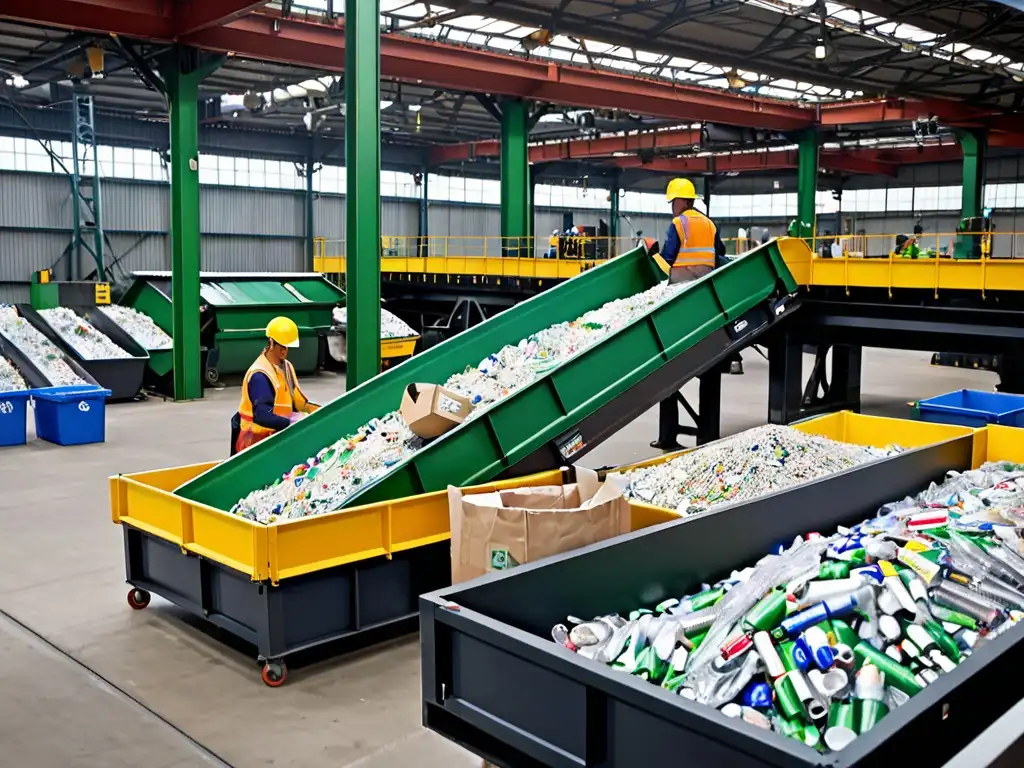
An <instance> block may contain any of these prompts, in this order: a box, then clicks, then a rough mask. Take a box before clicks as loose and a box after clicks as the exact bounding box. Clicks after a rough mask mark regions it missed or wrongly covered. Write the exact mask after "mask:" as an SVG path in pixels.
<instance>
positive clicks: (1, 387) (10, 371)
mask: <svg viewBox="0 0 1024 768" xmlns="http://www.w3.org/2000/svg"><path fill="white" fill-rule="evenodd" d="M23 389H28V385H26V384H25V379H23V378H22V377H21V374H20V373H18V369H17V368H15V367H14V365H13V364H12V363H11V362H10V361H9V360H8V359H7V358H6V357H4V356H3V355H0V392H18V391H20V390H23Z"/></svg>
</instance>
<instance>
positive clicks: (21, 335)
mask: <svg viewBox="0 0 1024 768" xmlns="http://www.w3.org/2000/svg"><path fill="white" fill-rule="evenodd" d="M0 334H3V335H4V337H5V338H6V339H7V340H8V341H9V342H10V343H11V344H13V345H14V346H15V347H17V348H18V349H19V350H20V351H21V353H22V354H23V355H25V356H26V357H27V358H28V359H29V360H30V361H31V362H32V364H33V365H34V366H35V367H36V368H37V369H39V372H40V373H41V374H42V375H43V376H45V377H46V379H47V380H48V381H49V382H50V384H51V385H52V386H54V387H70V386H75V385H77V384H85V383H86V381H85V379H83V378H82V377H81V376H79V375H78V374H77V373H75V372H74V371H73V370H72V369H71V366H69V365H68V364H67V363H66V362H65V361H64V353H63V352H61V351H60V348H58V347H57V346H56V345H55V344H54V343H53V342H52V341H50V340H49V339H48V338H46V337H45V336H43V334H42V333H40V332H39V331H37V330H36V329H35V328H34V327H33V326H32V324H31V323H29V322H28V320H26V319H25V318H23V317H21V316H20V315H18V312H17V310H15V308H14V307H12V306H10V305H0Z"/></svg>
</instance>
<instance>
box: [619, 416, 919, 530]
mask: <svg viewBox="0 0 1024 768" xmlns="http://www.w3.org/2000/svg"><path fill="white" fill-rule="evenodd" d="M899 452H900V449H899V448H898V447H897V446H886V447H884V448H873V447H870V446H861V445H851V444H849V443H840V442H836V441H835V440H830V439H828V438H826V437H821V436H819V435H812V434H808V433H806V432H801V431H800V430H797V429H793V428H792V427H780V426H774V425H768V426H764V427H756V428H755V429H750V430H747V431H746V432H740V433H739V434H737V435H733V436H732V437H729V438H726V439H724V440H720V441H718V442H715V443H711V444H710V445H706V446H703V447H702V448H700V450H696V451H691V452H689V453H684V454H682V455H681V456H678V457H676V458H675V459H672V460H671V461H668V462H665V463H663V464H655V465H653V466H649V467H642V468H640V469H634V470H630V471H629V472H625V473H624V475H625V477H626V478H627V479H628V480H629V486H628V488H627V490H626V496H627V497H628V498H631V499H635V500H637V501H642V502H644V503H646V504H652V505H654V506H657V507H662V508H664V509H674V510H676V512H678V513H679V514H681V515H688V514H693V513H695V512H703V511H704V510H706V509H708V508H709V507H712V506H714V505H715V504H721V503H723V502H727V501H744V500H746V499H752V498H754V497H756V496H763V495H764V494H766V493H771V492H773V491H777V490H779V489H781V488H786V487H789V486H792V485H796V484H798V483H803V482H806V481H808V480H813V479H815V478H818V477H824V476H825V475H831V474H834V473H836V472H842V471H843V470H845V469H849V468H850V467H853V466H856V465H858V464H863V463H865V462H868V461H874V460H875V459H878V458H883V457H885V456H891V455H893V454H895V453H899Z"/></svg>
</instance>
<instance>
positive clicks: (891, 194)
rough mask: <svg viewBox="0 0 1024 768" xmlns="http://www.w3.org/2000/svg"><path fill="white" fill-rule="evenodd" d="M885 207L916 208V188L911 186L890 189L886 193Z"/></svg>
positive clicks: (898, 208) (901, 209)
mask: <svg viewBox="0 0 1024 768" xmlns="http://www.w3.org/2000/svg"><path fill="white" fill-rule="evenodd" d="M885 208H886V210H887V211H912V210H914V190H913V189H911V188H910V187H903V188H900V189H890V190H888V192H887V193H886V201H885Z"/></svg>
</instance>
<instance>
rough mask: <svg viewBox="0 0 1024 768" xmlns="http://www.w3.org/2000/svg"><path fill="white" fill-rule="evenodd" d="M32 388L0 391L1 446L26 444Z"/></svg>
mask: <svg viewBox="0 0 1024 768" xmlns="http://www.w3.org/2000/svg"><path fill="white" fill-rule="evenodd" d="M31 395H32V390H31V389H19V390H17V391H15V392H0V446H8V445H24V444H25V440H26V437H25V420H26V415H25V412H26V411H27V405H28V399H29V397H30V396H31Z"/></svg>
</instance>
